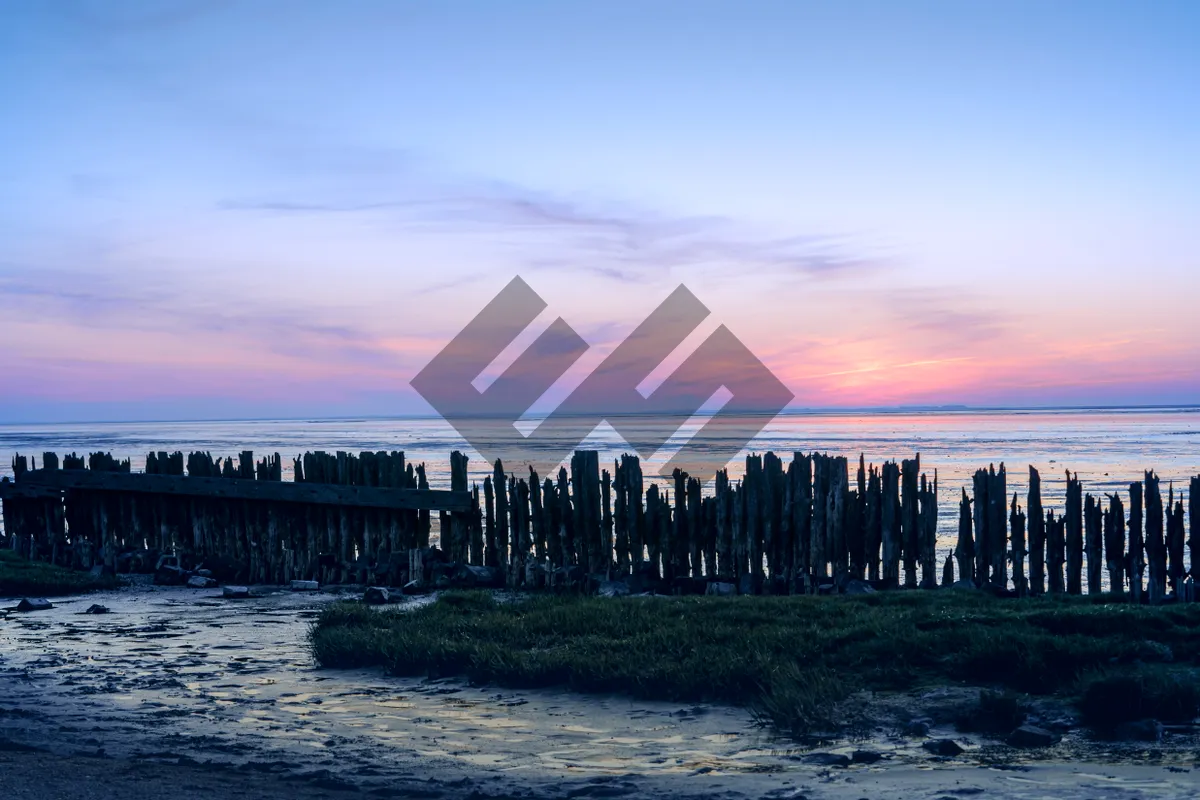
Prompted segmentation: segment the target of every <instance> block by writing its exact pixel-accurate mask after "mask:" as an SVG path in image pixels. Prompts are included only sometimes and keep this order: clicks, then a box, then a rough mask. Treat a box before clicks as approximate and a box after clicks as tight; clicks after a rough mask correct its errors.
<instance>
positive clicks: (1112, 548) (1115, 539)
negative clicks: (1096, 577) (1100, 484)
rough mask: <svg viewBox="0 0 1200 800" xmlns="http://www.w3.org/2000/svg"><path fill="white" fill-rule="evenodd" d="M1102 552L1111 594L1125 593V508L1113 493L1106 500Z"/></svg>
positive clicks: (1119, 497) (1119, 498)
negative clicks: (1106, 508)
mask: <svg viewBox="0 0 1200 800" xmlns="http://www.w3.org/2000/svg"><path fill="white" fill-rule="evenodd" d="M1104 525H1105V528H1104V530H1105V539H1104V550H1105V555H1106V556H1107V564H1108V584H1109V588H1110V590H1111V591H1113V592H1124V591H1125V564H1126V557H1125V508H1124V506H1123V505H1122V504H1121V496H1120V495H1119V494H1116V493H1115V492H1114V493H1113V494H1112V495H1110V496H1109V498H1108V510H1107V511H1106V512H1105V520H1104Z"/></svg>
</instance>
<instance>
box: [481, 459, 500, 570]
mask: <svg viewBox="0 0 1200 800" xmlns="http://www.w3.org/2000/svg"><path fill="white" fill-rule="evenodd" d="M483 539H484V542H485V544H486V548H485V550H484V564H486V565H487V566H489V567H499V566H500V560H499V548H498V547H497V545H496V490H495V489H494V488H493V485H492V476H491V475H486V476H484V479H483Z"/></svg>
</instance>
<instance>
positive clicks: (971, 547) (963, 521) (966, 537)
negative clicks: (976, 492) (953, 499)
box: [954, 488, 978, 584]
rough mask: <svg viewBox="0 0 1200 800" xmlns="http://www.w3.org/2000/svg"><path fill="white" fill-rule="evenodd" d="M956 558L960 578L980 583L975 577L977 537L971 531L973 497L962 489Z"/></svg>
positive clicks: (959, 503) (955, 549)
mask: <svg viewBox="0 0 1200 800" xmlns="http://www.w3.org/2000/svg"><path fill="white" fill-rule="evenodd" d="M954 558H955V559H956V560H957V561H958V579H959V580H960V581H971V582H972V583H976V584H978V579H977V578H976V577H975V538H974V535H973V534H972V531H971V497H970V495H968V494H967V490H966V489H965V488H964V489H963V490H962V499H961V500H959V501H958V541H957V542H956V544H955V547H954Z"/></svg>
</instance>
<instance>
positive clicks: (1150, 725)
mask: <svg viewBox="0 0 1200 800" xmlns="http://www.w3.org/2000/svg"><path fill="white" fill-rule="evenodd" d="M1113 735H1114V736H1115V737H1116V738H1118V739H1124V740H1126V741H1131V742H1160V741H1162V737H1163V726H1162V723H1161V722H1159V721H1158V720H1156V719H1140V720H1138V721H1137V722H1123V723H1121V724H1120V725H1118V726H1117V727H1116V728H1114V729H1113Z"/></svg>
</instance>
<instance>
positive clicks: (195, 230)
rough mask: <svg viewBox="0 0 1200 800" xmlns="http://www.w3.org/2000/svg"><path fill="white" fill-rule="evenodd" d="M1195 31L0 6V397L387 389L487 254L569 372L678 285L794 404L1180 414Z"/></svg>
mask: <svg viewBox="0 0 1200 800" xmlns="http://www.w3.org/2000/svg"><path fill="white" fill-rule="evenodd" d="M1198 34H1200V7H1198V6H1196V5H1195V4H1192V3H1166V2H1152V3H1143V4H1136V5H1135V4H1132V3H1101V2H1089V3H1083V2H1060V3H1022V2H1005V3H993V2H976V3H949V2H944V3H943V2H939V3H934V2H889V3H883V2H875V3H863V2H847V3H804V2H786V3H785V2H777V3H767V2H747V3H732V2H726V3H717V2H693V3H682V2H645V3H624V2H605V3H598V2H574V3H565V2H563V3H550V2H519V1H517V0H513V1H512V2H504V3H485V2H470V3H468V2H438V3H434V2H421V3H417V2H411V3H405V2H362V1H360V2H355V1H353V0H351V2H345V3H315V2H314V3H304V4H297V3H284V2H266V1H264V2H253V1H251V0H247V1H246V2H240V1H239V0H229V1H228V2H201V1H200V0H160V2H125V3H120V4H114V3H104V2H55V3H44V2H33V0H15V1H13V2H9V3H6V4H5V5H4V7H3V9H2V10H0V99H2V101H3V108H4V111H3V112H0V113H2V114H3V118H2V124H0V314H3V316H4V318H5V320H6V327H7V334H6V336H5V339H6V342H5V347H4V348H3V354H2V355H0V418H3V417H4V416H7V417H8V418H9V419H10V420H13V421H16V420H23V419H42V418H46V419H79V418H82V419H91V418H96V417H98V416H99V417H147V416H150V417H159V418H163V417H165V418H178V417H181V416H182V417H188V416H212V415H216V416H241V415H251V416H263V415H267V416H270V415H273V414H276V413H278V414H282V415H290V414H296V413H300V414H318V413H322V414H359V413H402V412H406V411H421V410H424V409H425V406H424V405H423V403H422V401H420V400H419V398H417V397H415V395H414V394H413V393H412V391H411V390H410V389H409V388H408V387H407V380H408V379H409V378H411V376H412V375H413V374H414V373H415V372H416V370H418V369H419V368H420V367H421V366H422V365H423V364H424V363H425V362H426V361H427V360H428V358H429V357H430V356H431V355H432V354H433V352H435V351H436V350H437V348H438V346H439V345H440V343H442V342H444V341H445V340H446V339H448V338H449V336H451V335H453V333H454V332H455V331H456V330H457V329H458V328H459V327H461V325H462V324H464V323H465V322H466V320H467V319H469V318H470V315H471V314H473V313H474V311H476V310H477V309H478V308H480V307H481V306H482V305H483V303H485V302H486V301H487V300H488V299H489V298H490V297H491V296H492V295H494V294H495V293H496V292H497V291H499V289H500V288H501V287H502V286H503V285H504V284H505V283H507V282H508V280H509V279H510V278H511V277H512V276H513V275H515V274H520V275H522V276H523V277H524V278H525V279H526V280H527V281H529V282H530V284H531V285H533V286H534V287H535V289H536V290H537V291H538V292H539V293H541V294H542V296H543V297H544V298H545V299H546V300H547V302H548V303H549V304H550V307H551V310H552V311H551V312H548V316H547V317H546V319H545V320H544V321H543V322H544V324H549V321H550V320H551V319H553V317H554V316H555V315H559V314H561V315H562V316H563V317H564V318H566V319H568V320H569V321H570V322H571V324H572V325H573V326H575V328H576V329H577V330H578V331H579V332H580V333H581V334H582V335H583V337H584V338H585V340H587V341H588V342H589V343H590V344H592V345H593V346H594V350H595V352H596V354H595V357H594V358H593V359H592V362H589V363H594V361H595V359H598V358H599V357H600V356H601V355H602V353H603V352H604V351H605V350H606V349H607V348H611V347H612V346H613V345H614V344H615V343H616V342H617V341H619V339H620V337H621V336H623V335H624V333H625V332H627V331H628V330H629V329H630V327H631V326H632V325H634V324H636V322H637V321H638V320H639V319H640V318H641V317H642V316H644V315H645V313H647V312H648V311H649V309H650V308H652V307H653V306H654V305H655V304H656V303H657V302H658V301H659V300H661V299H662V298H663V297H665V296H666V295H667V294H668V293H669V292H670V291H671V289H673V288H674V287H675V286H676V285H678V284H679V283H681V282H682V283H686V284H687V285H688V286H689V287H690V288H691V289H692V290H693V291H694V292H695V293H696V294H697V296H699V297H700V298H701V299H702V300H703V301H704V302H705V303H706V304H707V305H708V306H709V307H710V309H711V310H712V311H713V312H714V313H713V320H714V324H715V323H716V322H717V321H720V322H724V323H726V324H728V325H729V326H730V328H731V329H732V330H733V331H734V332H735V333H736V334H737V335H739V336H740V337H741V338H742V339H743V340H744V341H746V343H747V344H748V345H749V346H750V347H751V349H753V350H754V351H755V352H757V353H759V354H760V356H761V357H762V358H763V360H764V361H765V362H767V363H768V365H769V366H771V367H772V368H773V369H774V370H775V371H776V372H777V373H779V374H780V375H781V377H782V378H784V380H785V382H786V383H788V385H789V387H791V388H792V389H793V391H794V393H795V394H796V395H797V401H796V403H797V404H798V405H804V406H836V405H876V404H879V405H887V404H894V403H910V402H945V403H958V402H965V403H969V404H1006V403H1013V404H1021V405H1029V404H1033V405H1041V404H1059V403H1093V402H1094V403H1124V402H1136V403H1158V402H1168V403H1170V402H1187V401H1189V400H1194V399H1196V398H1198V397H1200V394H1198V393H1197V389H1200V367H1198V366H1197V365H1198V364H1200V345H1197V344H1196V343H1197V342H1200V337H1198V336H1197V334H1198V333H1200V323H1197V321H1196V315H1195V314H1194V313H1193V309H1194V308H1195V298H1196V297H1197V296H1198V293H1200V277H1198V276H1200V269H1198V267H1200V264H1198V263H1197V262H1198V260H1200V258H1198V256H1197V253H1198V252H1200V248H1198V245H1200V233H1197V227H1198V226H1196V225H1195V223H1194V220H1195V219H1196V218H1197V217H1198V216H1200V213H1198V212H1200V158H1198V157H1197V153H1196V147H1195V143H1196V142H1197V141H1200V111H1198V109H1200V102H1198V101H1200V97H1198V95H1200V89H1198V88H1197V87H1198V86H1200V80H1198V79H1200V56H1198V55H1197V54H1196V51H1197V48H1196V47H1195V46H1194V44H1195V42H1196V41H1197V39H1198ZM585 361H586V359H585ZM579 366H580V369H581V370H584V369H586V366H587V364H586V363H581V364H580V365H579Z"/></svg>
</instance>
